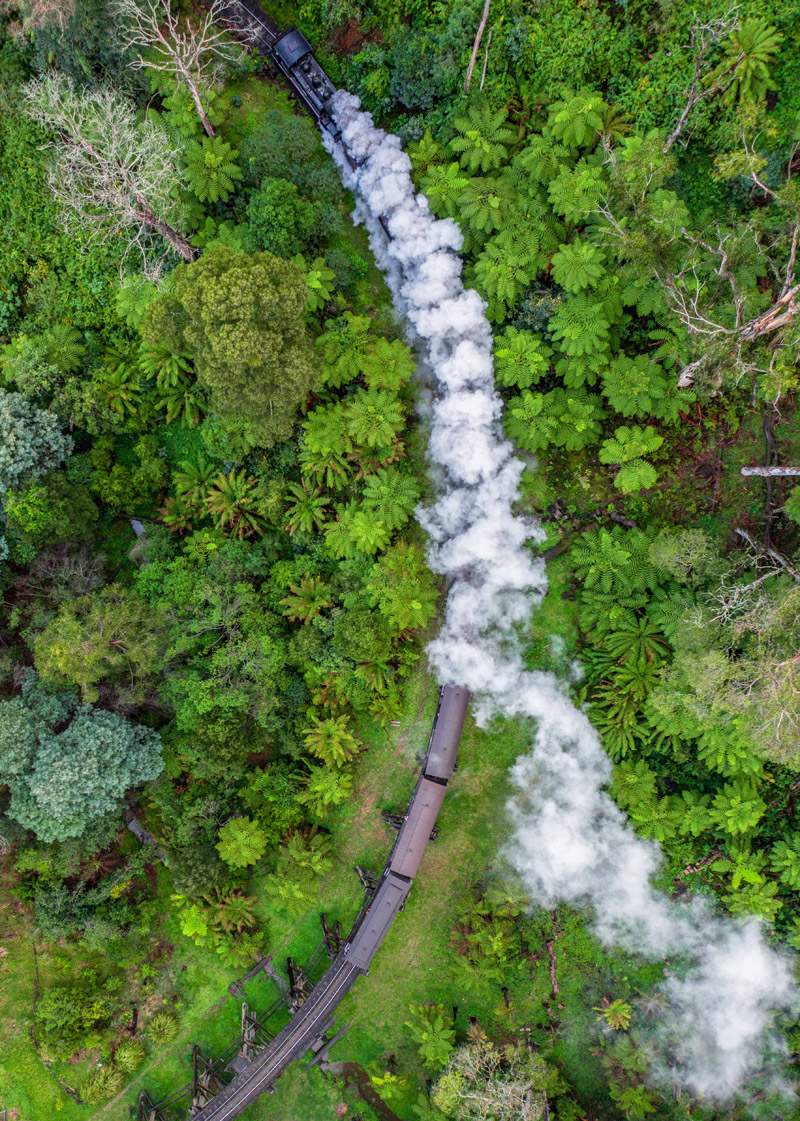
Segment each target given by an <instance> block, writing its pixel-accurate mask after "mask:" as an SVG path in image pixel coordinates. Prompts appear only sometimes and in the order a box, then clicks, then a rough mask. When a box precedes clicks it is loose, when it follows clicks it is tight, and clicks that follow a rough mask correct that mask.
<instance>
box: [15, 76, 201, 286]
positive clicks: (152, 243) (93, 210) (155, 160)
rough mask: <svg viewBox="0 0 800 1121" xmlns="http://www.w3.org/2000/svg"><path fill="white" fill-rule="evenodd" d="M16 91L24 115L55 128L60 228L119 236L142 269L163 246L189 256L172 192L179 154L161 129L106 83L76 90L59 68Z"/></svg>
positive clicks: (155, 261) (158, 258)
mask: <svg viewBox="0 0 800 1121" xmlns="http://www.w3.org/2000/svg"><path fill="white" fill-rule="evenodd" d="M23 96H24V101H23V109H24V111H25V112H26V113H27V114H28V116H30V117H32V118H33V119H34V120H35V121H38V122H39V124H41V125H42V126H43V127H44V128H46V129H48V130H49V131H51V132H55V133H56V139H55V140H54V141H53V143H52V145H51V147H52V148H53V150H54V153H55V158H54V160H53V165H52V167H51V169H50V175H49V180H50V187H51V189H52V191H53V194H54V195H55V196H56V198H57V199H58V201H59V202H60V203H61V205H62V207H63V209H64V219H65V224H66V225H67V226H68V227H72V228H73V229H74V230H76V231H77V232H79V233H81V234H84V235H85V234H87V233H88V234H89V237H90V240H91V239H92V238H100V239H102V240H104V241H105V240H107V239H111V238H114V239H117V238H122V237H124V238H126V239H127V251H128V252H130V251H131V250H132V249H136V250H138V251H139V252H140V253H141V255H142V260H143V264H144V267H145V272H146V273H147V274H148V275H158V273H159V272H160V268H161V264H162V261H163V258H164V256H165V253H166V251H167V247H169V248H171V249H172V250H174V251H175V252H176V253H177V254H178V255H179V256H180V257H182V258H183V260H184V261H194V260H195V259H196V257H197V250H196V249H194V248H193V247H192V246H191V245H190V244H189V241H188V239H187V238H186V237H185V236H184V234H183V233H182V232H181V225H182V218H183V213H182V208H181V205H180V203H179V202H177V201H176V199H175V197H174V194H175V187H176V186H178V185H180V183H181V180H182V177H183V172H182V171H181V167H180V161H179V154H178V151H177V149H176V148H174V147H173V145H172V143H171V142H170V139H169V137H168V136H167V134H166V132H165V131H164V129H162V128H161V127H160V126H158V125H156V124H155V123H154V122H153V121H151V120H147V119H146V120H144V121H143V122H142V123H138V122H137V120H136V115H135V111H134V109H133V106H131V105H130V104H129V103H128V102H127V101H126V100H125V99H124V98H122V97H120V96H119V94H117V93H115V92H114V90H111V89H108V88H101V89H98V90H90V91H83V90H78V89H76V88H75V86H74V84H73V82H72V81H71V79H69V78H67V77H65V76H64V75H63V74H56V73H53V74H48V75H47V76H45V77H43V78H37V79H35V80H34V81H32V82H29V83H28V85H27V86H25V87H24V94H23ZM164 243H166V244H164Z"/></svg>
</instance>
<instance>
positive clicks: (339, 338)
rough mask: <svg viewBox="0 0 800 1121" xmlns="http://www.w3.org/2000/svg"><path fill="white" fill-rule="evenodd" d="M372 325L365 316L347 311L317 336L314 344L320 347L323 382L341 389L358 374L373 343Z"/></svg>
mask: <svg viewBox="0 0 800 1121" xmlns="http://www.w3.org/2000/svg"><path fill="white" fill-rule="evenodd" d="M371 326H372V324H371V321H370V319H369V318H368V316H366V315H353V313H352V312H350V311H346V312H345V313H344V315H343V316H342V318H341V319H337V320H335V321H334V322H333V324H332V325H329V326H328V329H327V330H326V331H325V332H324V334H322V335H320V336H319V338H318V339H317V346H318V347H319V348H320V350H321V351H322V356H323V366H322V380H323V383H324V384H325V385H330V386H332V387H333V388H334V389H340V388H341V387H342V386H343V385H347V384H349V382H351V381H355V379H356V378H357V377H358V376H359V375H360V373H361V369H362V365H363V362H364V358H365V356H366V355H367V354H368V353H369V352H370V350H371V349H372V348H373V346H374V339H373V338H372V336H371V335H370V328H371Z"/></svg>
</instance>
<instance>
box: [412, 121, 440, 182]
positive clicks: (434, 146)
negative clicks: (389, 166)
mask: <svg viewBox="0 0 800 1121" xmlns="http://www.w3.org/2000/svg"><path fill="white" fill-rule="evenodd" d="M408 156H409V159H410V160H411V166H412V167H413V169H414V171H415V172H417V171H423V170H425V169H426V168H428V169H429V168H430V167H431V165H432V164H439V163H441V162H442V160H443V158H444V151H443V149H442V146H441V144H440V143H439V141H438V140H434V138H433V133H432V132H431V130H430V129H429V128H427V129H425V133H424V135H423V136H422V137H421V139H419V140H417V141H415V142H414V143H413V144H409V145H408Z"/></svg>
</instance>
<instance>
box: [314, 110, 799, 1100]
mask: <svg viewBox="0 0 800 1121" xmlns="http://www.w3.org/2000/svg"><path fill="white" fill-rule="evenodd" d="M334 105H335V108H334V114H335V119H336V121H337V124H338V125H339V126H340V128H341V129H342V138H343V140H344V142H345V144H346V145H347V148H348V150H349V152H350V154H351V156H352V157H353V158H354V159H355V161H356V163H357V165H358V166H357V167H356V168H355V170H353V169H352V168H351V167H350V166H349V164H348V162H347V160H346V158H345V155H344V152H343V150H342V148H341V147H340V146H338V145H333V144H330V148H331V151H332V154H333V156H334V158H335V159H336V161H337V163H338V164H339V167H340V169H341V172H342V177H343V179H344V181H345V183H346V185H347V186H348V187H350V188H351V189H352V190H353V191H354V194H355V196H356V199H357V210H356V216H357V217H358V218H359V219H360V220H362V221H363V222H364V223H365V225H366V226H367V228H368V230H369V231H370V234H371V241H372V248H373V251H374V252H375V255H376V258H377V259H378V263H379V264H380V265H381V266H382V267H383V268H384V271H385V272H386V274H387V278H388V281H389V284H390V287H391V289H392V292H393V295H394V298H395V303H396V305H397V307H398V308H399V310H400V311H401V312H402V314H403V315H404V316H405V317H406V319H407V321H408V323H409V324H410V326H411V329H412V331H413V333H414V334H415V335H416V337H417V341H418V343H420V345H421V346H422V347H423V348H424V350H425V355H426V361H427V363H428V364H429V367H430V369H431V371H432V372H433V375H434V378H435V392H434V400H433V403H432V407H431V416H430V441H429V455H430V459H431V462H432V464H433V469H434V477H435V478H436V481H437V484H438V489H439V497H438V498H437V500H436V502H435V503H434V505H433V506H432V507H431V508H430V509H428V510H426V511H425V512H424V513H423V514H422V515H421V521H422V523H423V525H424V526H425V528H426V529H427V531H428V533H429V534H430V538H431V541H432V546H431V550H430V557H429V559H430V563H431V565H432V567H433V568H434V569H436V570H437V571H439V572H441V573H443V574H445V575H446V576H447V577H448V578H450V579H451V580H452V585H451V588H450V592H449V595H448V599H447V609H446V618H445V622H444V626H443V627H442V630H441V631H440V633H439V635H438V637H437V638H436V639H435V640H434V641H433V642H432V643H431V644H430V646H429V647H428V656H429V659H430V661H431V664H432V666H433V667H434V669H435V670H436V673H437V675H438V677H439V680H440V681H442V682H453V683H457V684H460V685H465V686H467V687H468V688H469V689H470V690H471V691H472V692H473V694H474V695H475V698H476V700H475V703H474V709H475V712H476V716H477V718H478V720H479V721H484V722H485V721H486V720H488V719H489V718H490V717H491V716H492V715H494V714H496V713H503V714H505V715H507V716H522V717H532V718H533V719H534V720H535V721H536V735H535V742H534V750H533V753H532V754H531V755H529V756H525V757H524V758H521V759H519V760H518V761H517V763H516V764H515V766H514V768H513V771H512V775H513V780H514V782H515V784H516V787H517V790H518V793H517V795H516V797H515V798H514V799H513V800H512V803H511V806H510V812H511V817H512V821H513V824H514V836H513V841H512V842H511V844H510V846H509V852H510V857H511V860H512V861H513V863H514V864H515V865H516V867H517V868H518V869H519V871H520V872H521V874H522V876H523V878H524V880H525V882H526V885H527V887H528V888H529V889H530V891H531V893H532V894H533V896H534V898H535V899H536V900H537V901H539V902H540V903H542V904H544V905H551V904H553V903H555V902H556V901H557V900H562V901H565V902H571V903H574V904H577V905H586V904H590V905H592V907H593V909H594V912H595V915H596V923H595V926H596V930H597V933H598V934H599V936H600V938H602V939H603V941H605V942H606V943H609V944H611V943H614V944H617V945H621V946H623V947H625V948H627V949H628V950H630V951H634V952H640V953H645V954H647V955H648V956H651V957H655V958H660V957H664V956H665V955H666V954H677V955H680V956H681V957H682V958H685V959H687V960H688V961H689V963H690V964H689V967H688V970H687V971H686V972H685V973H684V974H683V976H682V977H679V976H677V975H671V976H668V978H667V980H666V982H665V984H664V986H663V989H664V992H665V995H666V997H667V998H668V1011H667V1013H666V1017H665V1020H664V1034H665V1037H666V1038H668V1039H669V1053H670V1055H671V1056H672V1057H671V1058H670V1059H666V1058H664V1059H663V1070H662V1072H661V1073H662V1074H663V1075H664V1076H665V1077H669V1078H670V1079H671V1080H672V1081H673V1082H674V1081H678V1082H679V1083H682V1084H683V1085H685V1086H687V1087H688V1088H689V1089H690V1090H692V1091H694V1092H697V1093H701V1094H705V1095H708V1096H709V1097H714V1098H719V1099H722V1098H726V1097H728V1096H729V1095H731V1094H732V1093H734V1092H735V1091H736V1089H737V1088H738V1087H739V1086H740V1085H741V1084H742V1082H743V1081H744V1080H745V1079H746V1078H747V1077H748V1076H749V1075H750V1074H752V1073H753V1071H754V1070H755V1069H756V1068H757V1067H758V1065H759V1063H760V1061H761V1058H762V1056H763V1054H764V1051H765V1048H766V1046H767V1045H770V1046H771V1047H772V1049H773V1052H774V1048H775V1040H774V1038H772V1039H771V1038H770V1027H771V1024H772V1021H773V1018H774V1014H775V1012H776V1011H779V1010H782V1009H786V1008H788V1007H790V1006H793V1005H794V1004H795V1001H796V996H797V993H796V991H795V989H794V986H793V983H792V979H791V974H790V971H789V967H788V964H787V962H786V960H785V959H784V958H783V957H782V956H781V955H779V954H778V953H777V952H775V951H773V950H771V949H770V948H769V947H768V946H767V945H766V943H765V942H764V939H763V936H762V932H761V929H760V927H759V924H758V923H757V922H756V921H755V920H753V921H751V922H744V923H734V922H732V921H729V920H726V919H723V918H720V917H716V916H714V915H712V914H711V912H710V911H709V910H708V909H707V907H706V906H704V905H703V904H702V903H701V902H699V901H694V902H692V903H690V904H688V905H687V904H682V905H677V904H674V903H672V902H671V901H669V900H668V899H667V898H666V897H665V896H664V895H662V894H660V893H659V892H657V891H655V890H654V889H653V887H652V885H651V880H652V877H653V874H654V873H655V871H656V870H657V868H658V866H659V861H660V853H659V849H658V846H657V845H655V844H653V843H651V842H647V841H643V840H641V839H640V838H638V837H637V836H636V835H635V834H634V832H633V830H632V829H631V827H630V825H629V824H628V822H627V820H626V818H625V816H624V814H623V813H622V812H621V811H620V810H619V809H618V808H617V807H616V806H615V805H614V803H613V802H612V800H611V799H610V798H609V797H608V795H607V794H606V793H605V792H604V790H603V785H604V784H605V783H606V782H607V780H608V778H609V776H610V773H611V765H610V763H609V761H608V758H607V757H606V755H605V753H604V751H603V749H602V746H601V743H600V740H599V738H598V736H597V733H596V732H595V731H594V729H593V728H592V726H591V724H590V723H589V721H588V720H587V718H586V717H585V716H584V715H583V713H581V712H580V711H578V710H577V709H576V708H575V707H574V705H573V704H572V702H571V701H570V699H569V697H568V695H567V693H566V691H565V689H564V688H563V687H562V685H560V684H559V682H558V681H557V680H556V678H555V677H554V676H553V675H551V674H546V673H539V672H530V671H527V670H526V669H525V668H524V665H523V662H522V658H521V655H520V651H519V647H518V645H517V643H516V641H515V639H514V628H515V625H516V624H519V623H521V622H523V621H524V620H525V619H527V618H528V617H529V615H530V611H531V608H532V605H533V603H535V602H536V598H537V597H538V598H541V596H542V594H543V593H544V590H545V587H546V578H545V573H544V565H543V562H542V561H540V560H534V559H532V557H531V555H530V552H529V551H528V550H526V549H525V548H524V547H523V546H524V543H525V541H526V540H528V539H530V538H531V537H534V536H538V535H540V534H541V531H540V529H539V528H538V527H536V526H533V525H532V524H531V523H530V522H529V521H526V520H524V519H522V518H519V517H516V516H515V515H514V514H513V512H512V506H513V503H514V501H515V499H516V497H517V489H518V483H519V479H520V475H521V472H522V469H523V467H522V463H521V462H520V461H519V459H517V458H516V457H515V454H514V449H513V447H512V445H511V444H510V443H509V441H508V440H506V439H505V437H504V436H503V433H502V429H501V426H500V413H501V401H500V398H499V397H498V395H497V393H496V391H495V387H494V377H493V373H492V333H491V328H490V326H489V323H488V321H487V319H486V316H485V306H484V303H483V301H482V300H481V298H480V297H479V296H478V294H477V293H476V292H474V291H472V290H469V289H465V288H464V287H463V284H462V281H461V261H460V258H459V257H458V256H457V250H458V249H459V248H460V246H461V240H462V238H461V233H460V231H459V229H458V227H457V225H456V224H455V223H454V222H452V221H449V220H447V221H441V220H437V219H435V218H433V217H432V216H431V214H430V212H429V209H428V203H427V200H426V199H425V198H424V197H423V196H421V195H417V194H416V193H415V191H414V187H413V183H412V181H411V177H410V171H411V163H410V160H409V159H408V157H407V156H406V155H405V153H404V152H403V150H402V147H401V144H400V141H399V139H398V138H397V137H396V136H390V135H387V134H386V133H385V132H383V131H382V130H380V129H376V128H375V126H374V124H373V122H372V118H371V117H370V116H369V114H366V113H363V112H360V111H359V106H360V103H359V101H358V99H357V98H355V97H353V96H351V95H350V94H347V93H344V92H340V93H338V94H336V96H335V100H334ZM379 218H382V219H383V220H384V221H385V223H386V224H387V226H388V229H389V231H390V234H391V240H390V241H388V242H387V239H386V237H385V236H384V234H383V231H382V229H381V227H380V224H379V222H378V219H379ZM670 1068H672V1069H670Z"/></svg>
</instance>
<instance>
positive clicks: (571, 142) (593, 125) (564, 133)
mask: <svg viewBox="0 0 800 1121" xmlns="http://www.w3.org/2000/svg"><path fill="white" fill-rule="evenodd" d="M608 110H609V107H608V105H607V104H606V102H605V101H604V100H603V98H602V97H601V96H600V94H599V93H596V92H594V91H592V90H581V92H580V93H576V94H573V96H572V97H569V98H566V99H565V100H563V101H556V102H555V104H554V105H553V106H552V107H551V109H550V114H549V116H548V118H547V128H548V131H549V132H550V133H551V135H552V136H554V137H555V138H556V140H558V141H560V142H561V143H562V144H565V145H567V147H569V148H593V147H594V146H595V144H596V143H597V140H598V137H599V136H600V134H601V133H602V131H603V127H604V126H603V122H604V118H605V117H606V115H607V113H608Z"/></svg>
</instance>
